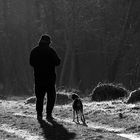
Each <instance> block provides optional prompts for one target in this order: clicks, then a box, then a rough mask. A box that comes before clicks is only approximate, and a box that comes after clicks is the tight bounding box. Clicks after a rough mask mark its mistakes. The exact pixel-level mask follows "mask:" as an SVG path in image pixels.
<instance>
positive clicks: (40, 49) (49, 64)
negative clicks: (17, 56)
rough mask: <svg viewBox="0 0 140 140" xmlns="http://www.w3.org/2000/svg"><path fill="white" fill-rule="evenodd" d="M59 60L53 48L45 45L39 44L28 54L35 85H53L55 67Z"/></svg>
mask: <svg viewBox="0 0 140 140" xmlns="http://www.w3.org/2000/svg"><path fill="white" fill-rule="evenodd" d="M59 64H60V58H59V57H58V56H57V54H56V52H55V51H54V50H53V48H51V47H49V45H48V44H46V43H44V42H43V43H41V42H40V43H39V46H37V47H35V48H34V49H33V50H32V51H31V53H30V65H31V66H32V67H33V68H34V76H35V83H39V84H55V80H56V74H55V67H56V66H58V65H59Z"/></svg>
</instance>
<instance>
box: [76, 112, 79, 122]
mask: <svg viewBox="0 0 140 140" xmlns="http://www.w3.org/2000/svg"><path fill="white" fill-rule="evenodd" d="M76 115H77V123H79V118H78V111H76Z"/></svg>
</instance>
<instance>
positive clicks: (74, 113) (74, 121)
mask: <svg viewBox="0 0 140 140" xmlns="http://www.w3.org/2000/svg"><path fill="white" fill-rule="evenodd" d="M73 122H75V111H74V110H73Z"/></svg>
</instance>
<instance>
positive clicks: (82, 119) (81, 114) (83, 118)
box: [80, 111, 85, 124]
mask: <svg viewBox="0 0 140 140" xmlns="http://www.w3.org/2000/svg"><path fill="white" fill-rule="evenodd" d="M80 117H81V121H82V122H83V124H85V117H84V114H83V112H82V111H80Z"/></svg>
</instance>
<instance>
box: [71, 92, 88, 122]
mask: <svg viewBox="0 0 140 140" xmlns="http://www.w3.org/2000/svg"><path fill="white" fill-rule="evenodd" d="M71 98H72V100H73V103H72V109H73V122H75V114H76V117H77V123H79V118H78V115H80V118H81V121H82V122H83V124H86V122H85V117H84V114H83V104H82V101H81V99H80V97H79V96H78V95H77V94H76V93H73V94H72V96H71Z"/></svg>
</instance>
